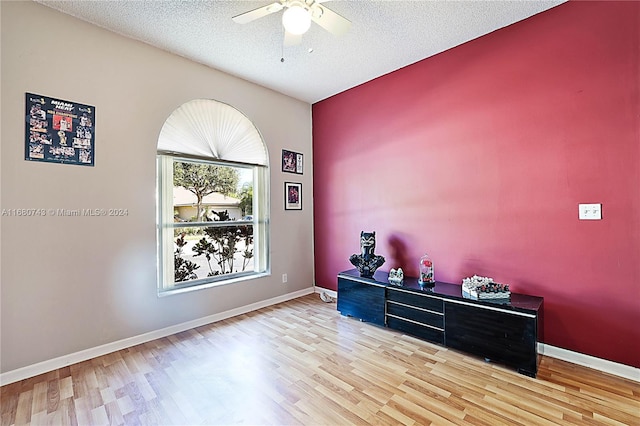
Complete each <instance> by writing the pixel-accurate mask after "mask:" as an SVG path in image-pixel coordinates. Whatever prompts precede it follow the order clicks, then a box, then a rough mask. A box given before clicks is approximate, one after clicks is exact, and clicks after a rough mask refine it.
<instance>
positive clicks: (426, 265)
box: [418, 253, 436, 286]
mask: <svg viewBox="0 0 640 426" xmlns="http://www.w3.org/2000/svg"><path fill="white" fill-rule="evenodd" d="M435 282H436V280H435V279H434V275H433V261H432V260H431V258H430V257H429V255H428V254H426V253H425V255H424V256H422V257H421V258H420V278H419V279H418V283H419V284H420V285H427V286H432V285H434V284H435Z"/></svg>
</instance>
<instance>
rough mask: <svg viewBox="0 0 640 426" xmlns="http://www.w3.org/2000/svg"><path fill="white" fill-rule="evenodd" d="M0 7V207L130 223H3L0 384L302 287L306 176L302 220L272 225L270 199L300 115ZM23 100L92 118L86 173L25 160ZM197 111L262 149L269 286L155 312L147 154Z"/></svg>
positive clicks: (81, 26)
mask: <svg viewBox="0 0 640 426" xmlns="http://www.w3.org/2000/svg"><path fill="white" fill-rule="evenodd" d="M0 7H1V19H2V28H1V38H2V39H1V43H2V50H1V59H2V62H1V66H2V75H1V78H2V80H1V81H2V86H1V90H2V93H1V94H2V106H1V114H2V115H1V118H2V121H1V124H2V130H1V135H2V141H1V151H2V153H1V157H0V158H1V164H0V167H1V168H0V170H1V178H2V179H1V193H0V194H1V207H2V208H3V209H17V208H45V209H49V208H54V209H57V208H64V209H83V208H126V209H128V212H129V214H128V216H126V217H51V216H47V217H29V218H25V217H7V216H4V217H2V219H1V230H0V232H1V235H2V240H1V248H0V250H1V252H0V253H1V259H0V262H1V263H0V265H1V321H2V323H1V330H0V331H1V339H2V340H1V344H2V345H1V365H0V371H1V372H3V373H4V372H7V371H12V370H15V369H18V368H20V367H25V366H30V365H33V364H34V363H38V362H42V361H46V360H50V359H53V358H55V357H60V356H64V355H67V354H71V353H74V352H77V351H81V350H84V349H89V348H94V347H96V346H99V345H103V344H108V343H111V342H114V341H118V340H120V339H125V338H129V337H133V336H138V335H141V334H144V333H149V332H152V331H154V330H158V329H161V328H165V327H170V326H172V325H176V324H180V323H183V322H186V321H190V320H195V319H198V318H202V317H205V316H209V315H214V314H216V313H220V312H224V311H226V310H230V309H234V308H238V307H242V306H246V305H249V304H252V303H257V302H259V301H261V300H266V299H270V298H274V297H279V296H283V295H286V294H288V293H292V292H295V291H299V290H303V289H306V288H309V287H311V286H312V285H313V261H312V259H313V258H312V255H313V253H312V250H313V247H312V211H313V208H312V207H313V206H312V199H313V198H312V194H311V189H312V185H311V183H312V181H311V176H312V172H313V170H312V168H311V166H312V162H311V161H307V162H306V166H307V167H306V170H305V174H304V175H303V176H296V179H295V180H296V181H300V182H302V185H303V189H304V191H305V194H304V198H303V201H304V208H303V210H302V211H301V212H300V211H286V212H285V211H284V209H283V196H282V191H283V186H284V181H285V180H291V176H285V175H284V174H282V173H281V171H280V159H279V157H280V155H281V149H282V148H286V149H290V150H294V151H298V152H301V153H303V154H304V155H305V158H307V159H310V158H311V108H310V105H309V104H306V103H304V102H301V101H297V100H294V99H292V98H289V97H286V96H284V95H281V94H278V93H275V92H273V91H270V90H267V89H265V88H262V87H259V86H256V85H254V84H251V83H248V82H246V81H243V80H240V79H237V78H234V77H231V76H229V75H227V74H224V73H222V72H218V71H216V70H213V69H210V68H207V67H205V66H202V65H199V64H196V63H193V62H190V61H188V60H186V59H183V58H180V57H178V56H174V55H172V54H169V53H166V52H163V51H161V50H158V49H155V48H152V47H150V46H148V45H145V44H143V43H140V42H136V41H132V40H129V39H126V38H124V37H121V36H119V35H116V34H113V33H110V32H107V31H105V30H103V29H100V28H98V27H95V26H92V25H89V24H87V23H84V22H82V21H79V20H77V19H75V18H72V17H69V16H66V15H63V14H60V13H59V12H56V11H53V10H51V9H49V8H47V7H44V6H41V5H39V4H36V3H32V2H1V3H0ZM61 46H64V49H61ZM211 48H214V47H213V46H212V47H211ZM25 92H32V93H36V94H41V95H45V96H51V97H55V98H61V99H65V100H70V101H75V102H80V103H85V104H89V105H93V106H95V107H96V120H95V126H96V146H95V167H81V166H70V165H60V164H47V163H37V162H29V161H25V160H24V131H25V128H24V127H25V126H24V122H23V121H24V113H23V111H24V108H25V105H24V104H25ZM196 98H212V99H216V100H219V101H222V102H226V103H229V104H231V105H233V106H234V107H236V108H238V109H239V110H240V111H242V112H244V113H245V114H246V115H247V116H248V117H249V118H250V119H251V120H253V122H254V123H255V124H256V126H257V127H258V129H259V130H260V132H261V134H262V135H263V137H264V139H265V141H266V143H267V146H268V149H269V155H270V161H271V165H272V168H271V261H272V263H271V267H272V275H271V276H270V277H267V278H263V279H258V280H251V281H245V282H242V283H238V284H232V285H226V286H221V287H217V288H212V289H206V290H200V291H195V292H190V293H186V294H178V295H173V296H168V297H162V298H159V297H158V296H157V293H156V251H155V249H156V234H155V152H156V143H157V138H158V134H159V131H160V128H161V127H162V124H163V123H164V120H165V119H166V118H167V117H168V116H169V114H170V113H171V112H172V111H173V110H174V109H175V108H177V107H178V106H180V105H181V104H182V103H184V102H186V101H189V100H191V99H196ZM283 273H287V274H288V283H287V284H283V283H282V282H281V278H282V274H283Z"/></svg>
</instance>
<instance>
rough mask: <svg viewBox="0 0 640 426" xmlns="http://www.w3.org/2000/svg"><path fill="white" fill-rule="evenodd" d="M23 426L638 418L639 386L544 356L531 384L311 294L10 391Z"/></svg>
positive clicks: (4, 395)
mask: <svg viewBox="0 0 640 426" xmlns="http://www.w3.org/2000/svg"><path fill="white" fill-rule="evenodd" d="M0 398H1V402H2V403H1V404H0V426H3V425H7V426H10V425H14V424H15V425H17V424H29V423H31V424H53V425H83V424H90V425H94V424H96V425H97V424H118V425H120V424H124V425H146V424H273V425H280V424H288V425H307V424H331V425H334V424H336V425H337V424H341V425H342V424H354V425H360V424H371V425H394V426H395V425H400V424H405V425H418V424H420V425H423V424H425V425H426V424H437V425H444V424H456V425H481V426H489V425H490V426H493V425H526V426H529V425H567V424H575V425H638V426H640V421H639V419H640V384H639V383H637V382H633V381H630V380H627V379H622V378H618V377H616V376H612V375H608V374H604V373H600V372H598V371H594V370H590V369H588V368H585V367H581V366H578V365H574V364H571V363H567V362H564V361H560V360H556V359H552V358H547V357H543V358H542V362H541V364H540V369H539V372H538V378H537V379H533V378H530V377H526V376H523V375H520V374H517V373H516V372H515V371H512V370H510V369H508V368H505V367H503V366H501V365H497V364H492V363H486V362H484V360H482V359H478V358H474V357H472V356H468V355H466V354H463V353H460V352H457V351H455V350H449V349H447V348H444V347H441V346H438V345H434V344H432V343H428V342H424V341H422V340H420V339H416V338H414V337H411V336H407V335H404V334H402V333H400V332H397V331H394V330H389V329H385V328H382V327H377V326H373V325H370V324H367V323H363V322H360V321H357V320H354V319H352V318H346V317H342V316H341V315H340V313H339V312H337V311H336V305H335V303H332V304H331V303H329V304H327V303H324V302H321V301H320V300H319V297H318V296H317V295H308V296H304V297H301V298H299V299H295V300H292V301H288V302H285V303H281V304H278V305H275V306H270V307H267V308H264V309H260V310H257V311H254V312H250V313H247V314H244V315H240V316H238V317H234V318H229V319H226V320H224V321H219V322H217V323H213V324H209V325H205V326H201V327H197V328H195V329H193V330H187V331H185V332H182V333H178V334H175V335H172V336H168V337H165V338H162V339H157V340H154V341H151V342H147V343H144V344H140V345H136V346H133V347H130V348H127V349H124V350H121V351H117V352H114V353H111V354H108V355H105V356H102V357H98V358H94V359H92V360H88V361H84V362H81V363H78V364H74V365H71V366H68V367H64V368H61V369H59V370H55V371H52V372H49V373H46V374H42V375H39V376H36V377H32V378H29V379H27V380H23V381H21V382H18V383H13V384H10V385H6V386H3V387H2V388H1V389H0Z"/></svg>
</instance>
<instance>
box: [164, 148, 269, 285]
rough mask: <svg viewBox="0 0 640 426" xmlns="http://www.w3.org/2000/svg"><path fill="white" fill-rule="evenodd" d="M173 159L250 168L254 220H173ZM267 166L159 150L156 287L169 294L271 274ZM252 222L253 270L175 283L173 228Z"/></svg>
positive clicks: (233, 224)
mask: <svg viewBox="0 0 640 426" xmlns="http://www.w3.org/2000/svg"><path fill="white" fill-rule="evenodd" d="M176 161H184V162H194V163H202V164H212V165H217V166H227V167H236V168H244V169H251V170H252V174H253V205H252V216H253V220H233V221H224V222H175V221H174V205H173V189H174V184H173V164H174V162H176ZM269 187H270V185H269V167H268V166H265V165H260V164H251V163H240V162H233V161H225V160H220V159H216V158H206V157H199V156H194V155H188V154H182V153H176V152H170V151H162V150H158V152H157V156H156V195H157V197H156V203H157V205H156V216H157V217H156V228H157V244H158V246H157V263H158V264H157V272H158V277H157V287H158V288H157V291H158V296H168V295H172V294H179V293H184V292H190V291H195V290H201V289H205V288H211V287H217V286H221V285H228V284H233V283H237V282H242V281H246V280H251V279H256V278H261V277H265V276H269V275H271V262H270V255H269V254H270V241H269V211H270V210H269V199H270V196H269ZM237 225H252V226H253V253H254V256H253V260H254V270H253V271H241V272H233V273H229V274H224V275H216V276H212V277H203V278H198V279H194V280H189V281H181V282H179V283H176V282H175V280H174V278H175V271H174V257H173V255H174V242H175V237H174V230H175V229H176V228H186V227H198V228H206V227H225V226H237Z"/></svg>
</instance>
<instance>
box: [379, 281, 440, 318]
mask: <svg viewBox="0 0 640 426" xmlns="http://www.w3.org/2000/svg"><path fill="white" fill-rule="evenodd" d="M387 300H390V301H394V302H399V303H403V304H405V305H409V306H419V307H420V308H423V309H427V310H429V311H433V312H440V313H443V312H444V307H443V304H442V299H441V298H439V297H434V296H429V295H423V294H420V293H414V292H410V291H407V290H400V289H396V288H390V287H387Z"/></svg>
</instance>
